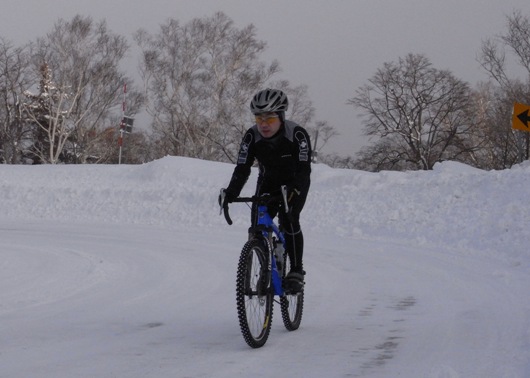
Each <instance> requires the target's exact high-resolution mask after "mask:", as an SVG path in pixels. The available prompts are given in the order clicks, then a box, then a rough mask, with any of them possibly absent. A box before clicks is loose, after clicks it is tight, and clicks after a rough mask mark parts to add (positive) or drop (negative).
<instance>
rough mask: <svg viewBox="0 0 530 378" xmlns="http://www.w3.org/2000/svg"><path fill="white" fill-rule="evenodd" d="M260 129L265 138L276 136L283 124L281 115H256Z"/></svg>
mask: <svg viewBox="0 0 530 378" xmlns="http://www.w3.org/2000/svg"><path fill="white" fill-rule="evenodd" d="M256 125H257V126H258V131H259V133H260V134H261V136H262V137H264V138H270V137H272V136H274V135H275V134H276V133H277V132H278V130H280V126H281V125H282V123H281V121H280V117H279V116H278V114H276V113H262V114H259V115H257V116H256Z"/></svg>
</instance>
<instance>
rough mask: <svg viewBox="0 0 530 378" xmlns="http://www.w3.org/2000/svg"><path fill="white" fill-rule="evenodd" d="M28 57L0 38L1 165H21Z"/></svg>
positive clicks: (26, 134) (25, 128)
mask: <svg viewBox="0 0 530 378" xmlns="http://www.w3.org/2000/svg"><path fill="white" fill-rule="evenodd" d="M28 64H29V63H28V54H27V52H26V49H25V48H23V47H14V46H13V45H12V44H11V43H10V42H8V41H6V40H4V39H2V38H0V162H2V163H7V164H17V163H20V162H21V158H22V154H23V150H24V147H25V144H26V140H27V138H29V136H30V135H29V134H30V129H29V127H28V125H27V124H26V123H25V122H24V117H23V115H22V106H21V98H22V92H23V90H24V88H25V87H27V86H28V85H29V78H28V75H27V73H28Z"/></svg>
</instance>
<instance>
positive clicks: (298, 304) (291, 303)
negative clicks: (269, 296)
mask: <svg viewBox="0 0 530 378" xmlns="http://www.w3.org/2000/svg"><path fill="white" fill-rule="evenodd" d="M283 261H285V267H284V269H283V272H284V273H283V274H284V277H283V278H285V272H289V271H290V269H291V260H290V259H289V254H288V253H287V252H285V253H284V260H283ZM280 307H281V311H282V319H283V325H284V326H285V328H287V330H288V331H295V330H297V329H298V327H300V323H301V322H302V313H303V311H304V291H301V292H300V293H297V294H286V295H284V296H282V297H281V298H280Z"/></svg>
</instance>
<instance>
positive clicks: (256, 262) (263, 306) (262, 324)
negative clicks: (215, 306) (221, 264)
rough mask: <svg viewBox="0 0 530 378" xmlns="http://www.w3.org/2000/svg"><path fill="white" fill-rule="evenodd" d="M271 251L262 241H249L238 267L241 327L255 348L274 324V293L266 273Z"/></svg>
mask: <svg viewBox="0 0 530 378" xmlns="http://www.w3.org/2000/svg"><path fill="white" fill-rule="evenodd" d="M267 256H268V252H267V249H266V247H265V245H264V244H263V242H262V241H261V240H257V239H253V240H249V241H248V242H247V243H246V244H245V245H244V247H243V250H242V251H241V256H240V258H239V264H238V267H237V281H236V301H237V315H238V318H239V327H240V328H241V333H242V334H243V338H244V339H245V341H246V342H247V344H248V345H249V346H251V347H252V348H259V347H262V346H263V345H265V343H266V342H267V338H268V337H269V333H270V329H271V324H272V309H273V292H272V290H271V286H270V273H269V272H268V270H267Z"/></svg>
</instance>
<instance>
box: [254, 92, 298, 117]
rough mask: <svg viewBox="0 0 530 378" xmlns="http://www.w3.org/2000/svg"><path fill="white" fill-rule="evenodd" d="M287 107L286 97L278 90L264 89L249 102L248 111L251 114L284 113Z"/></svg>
mask: <svg viewBox="0 0 530 378" xmlns="http://www.w3.org/2000/svg"><path fill="white" fill-rule="evenodd" d="M288 107H289V101H288V100H287V95H286V94H285V93H283V92H282V91H281V90H279V89H270V88H267V89H264V90H262V91H260V92H258V93H256V94H255V95H254V97H253V98H252V101H250V111H251V112H252V113H253V114H260V113H277V112H285V111H286V110H287V108H288Z"/></svg>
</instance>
